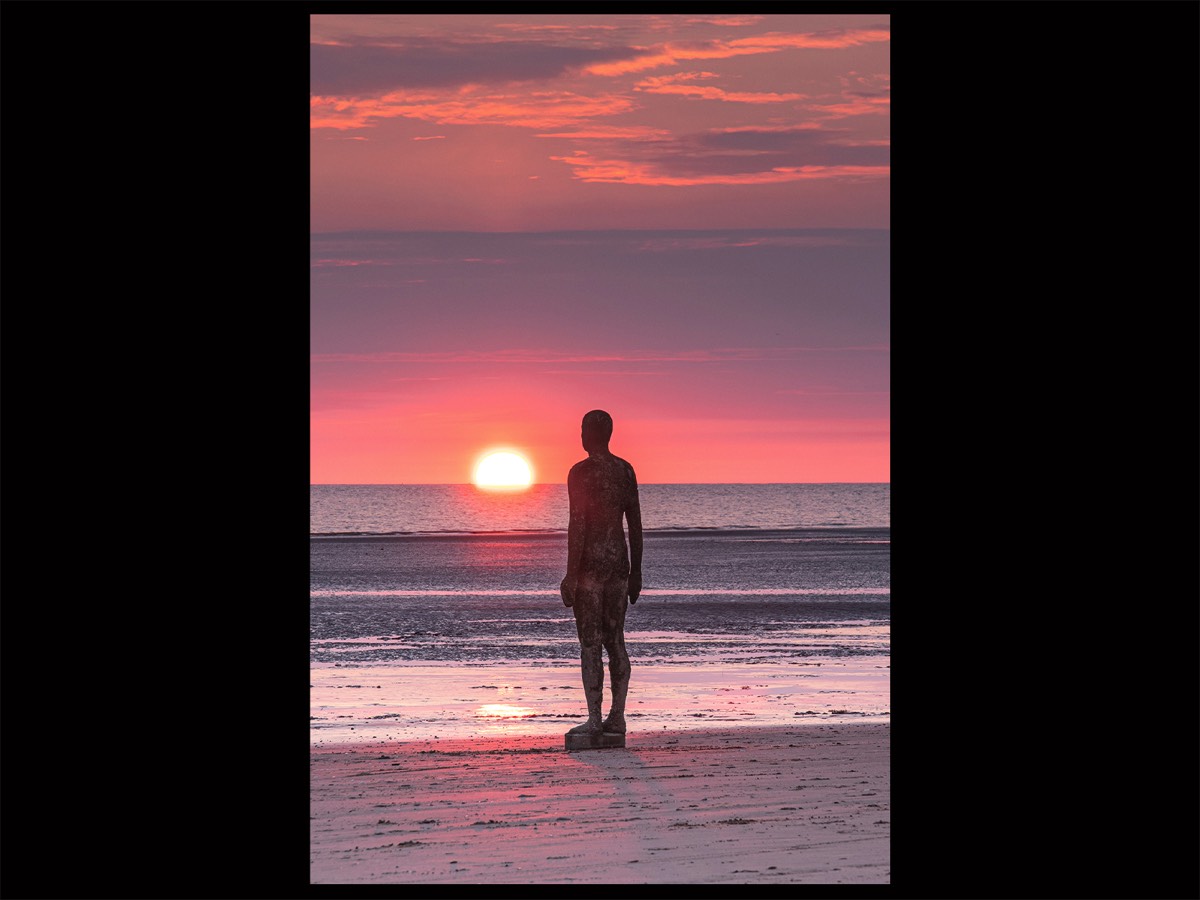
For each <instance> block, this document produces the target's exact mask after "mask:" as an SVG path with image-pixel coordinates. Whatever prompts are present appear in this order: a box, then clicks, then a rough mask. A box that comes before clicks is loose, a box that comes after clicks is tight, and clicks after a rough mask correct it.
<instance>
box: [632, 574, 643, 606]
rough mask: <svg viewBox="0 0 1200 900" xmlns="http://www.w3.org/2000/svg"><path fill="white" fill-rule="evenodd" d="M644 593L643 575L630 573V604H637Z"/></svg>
mask: <svg viewBox="0 0 1200 900" xmlns="http://www.w3.org/2000/svg"><path fill="white" fill-rule="evenodd" d="M641 593H642V573H641V572H630V573H629V602H630V603H637V601H638V596H639V595H640V594H641Z"/></svg>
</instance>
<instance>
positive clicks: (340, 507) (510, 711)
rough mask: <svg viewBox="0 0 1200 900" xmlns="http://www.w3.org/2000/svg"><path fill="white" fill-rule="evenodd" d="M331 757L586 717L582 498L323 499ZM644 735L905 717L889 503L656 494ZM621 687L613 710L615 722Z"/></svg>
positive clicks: (429, 493)
mask: <svg viewBox="0 0 1200 900" xmlns="http://www.w3.org/2000/svg"><path fill="white" fill-rule="evenodd" d="M310 496H311V507H310V508H311V520H310V648H309V649H310V684H311V688H310V730H311V735H312V740H313V741H314V743H322V742H337V741H373V740H397V739H398V740H410V739H411V740H416V739H421V740H427V739H430V738H434V737H468V736H470V735H471V734H479V733H488V734H495V733H498V732H499V733H503V732H508V733H520V734H530V733H534V734H546V735H547V736H548V737H550V736H553V737H554V738H556V739H557V738H559V737H560V736H561V733H562V732H563V731H565V730H566V729H567V728H569V727H571V726H572V725H574V724H576V723H577V722H580V721H583V719H584V718H586V713H585V704H584V701H583V691H582V686H581V684H580V678H579V646H578V641H577V639H576V635H575V625H574V619H573V617H572V614H571V611H570V610H569V609H567V608H566V607H564V606H563V604H562V600H561V598H560V596H559V592H558V584H559V582H560V581H561V579H562V577H563V574H564V572H565V561H566V525H567V498H566V488H565V486H564V485H534V486H533V487H531V488H530V489H528V490H527V491H522V492H515V493H508V492H486V491H482V490H480V489H477V488H475V487H474V486H472V485H312V486H311V494H310ZM640 497H641V505H642V518H643V525H644V529H645V557H644V561H643V580H644V588H643V591H642V596H641V598H640V599H639V601H638V602H637V604H636V605H634V606H631V607H630V608H629V611H628V615H627V618H626V645H627V647H628V649H629V654H630V659H631V663H632V666H633V673H632V676H631V683H630V693H629V702H628V708H627V719H628V721H629V728H630V741H632V740H634V735H635V734H636V732H637V731H638V730H642V729H647V728H653V729H656V730H658V729H664V728H669V729H687V728H704V727H707V726H710V725H712V724H714V723H719V724H721V725H729V724H734V723H740V724H757V725H775V724H795V723H797V722H801V721H825V722H827V721H829V720H831V719H832V720H843V721H849V720H853V721H864V720H871V721H880V720H887V719H888V718H889V715H890V704H889V676H890V609H891V590H890V547H891V543H890V541H891V537H890V486H889V485H887V484H777V485H762V484H753V485H740V484H726V485H654V484H648V485H641V487H640ZM607 690H608V688H607V685H606V686H605V694H606V699H605V705H606V708H607Z"/></svg>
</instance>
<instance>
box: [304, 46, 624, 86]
mask: <svg viewBox="0 0 1200 900" xmlns="http://www.w3.org/2000/svg"><path fill="white" fill-rule="evenodd" d="M636 52H637V51H635V50H632V49H630V48H626V47H599V48H597V47H580V46H565V45H562V44H556V43H548V42H545V41H519V40H507V41H453V40H445V39H441V40H435V39H423V40H422V39H414V40H393V41H388V42H385V41H373V42H371V43H363V44H340V43H313V44H311V45H310V46H309V71H310V74H309V82H310V87H309V89H310V90H311V92H312V93H313V94H316V95H318V96H325V97H342V98H359V99H362V98H367V97H380V96H383V95H385V94H389V93H392V92H395V91H397V90H401V89H407V90H411V89H428V88H447V87H448V88H457V87H463V86H466V85H480V84H491V85H499V84H511V83H515V82H529V81H539V80H545V79H550V78H554V77H556V76H559V75H561V74H563V73H564V72H568V71H570V70H572V69H576V68H581V67H586V66H588V65H592V64H596V63H598V62H602V61H609V60H613V59H620V58H622V57H628V56H631V55H633V54H634V53H636Z"/></svg>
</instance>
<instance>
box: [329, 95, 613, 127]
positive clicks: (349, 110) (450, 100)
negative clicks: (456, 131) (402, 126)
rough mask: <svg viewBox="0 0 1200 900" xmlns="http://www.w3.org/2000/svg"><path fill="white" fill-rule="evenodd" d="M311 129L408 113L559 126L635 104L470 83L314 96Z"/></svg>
mask: <svg viewBox="0 0 1200 900" xmlns="http://www.w3.org/2000/svg"><path fill="white" fill-rule="evenodd" d="M309 106H310V127H311V128H337V129H350V128H366V127H370V126H371V125H373V124H374V121H375V120H378V119H389V118H410V119H420V120H422V121H426V122H433V123H435V124H438V125H511V126H517V127H523V128H561V127H563V126H568V125H574V124H575V123H577V122H578V121H579V120H580V119H588V118H592V117H594V116H611V115H617V114H618V113H624V112H628V111H629V110H631V109H633V108H634V107H635V104H634V102H633V101H632V100H630V99H628V98H625V97H618V96H615V95H603V96H598V97H591V96H585V95H583V94H576V93H572V92H570V91H537V92H533V93H530V94H524V95H515V94H476V93H474V91H473V90H472V89H470V88H467V89H464V90H461V91H456V92H454V93H451V94H407V93H401V92H397V93H392V94H387V95H385V96H383V97H381V98H378V99H371V98H363V99H350V100H347V99H342V98H337V97H313V98H312V99H311V100H310V101H309Z"/></svg>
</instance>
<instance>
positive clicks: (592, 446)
mask: <svg viewBox="0 0 1200 900" xmlns="http://www.w3.org/2000/svg"><path fill="white" fill-rule="evenodd" d="M612 430H613V420H612V416H610V415H609V414H608V413H606V412H605V411H604V410H602V409H593V410H592V411H591V412H589V413H586V414H585V415H584V417H583V429H582V436H583V449H584V450H586V451H587V452H588V453H591V452H592V451H593V450H604V449H605V448H607V447H608V441H609V439H610V438H611V437H612Z"/></svg>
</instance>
